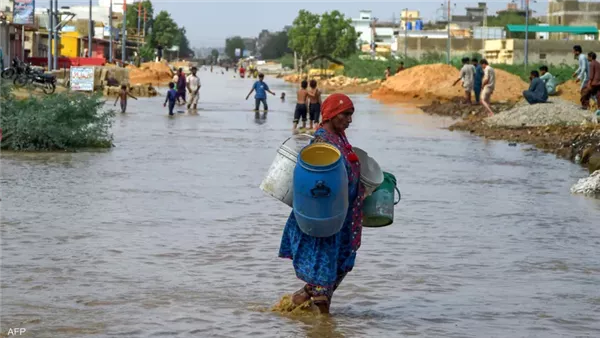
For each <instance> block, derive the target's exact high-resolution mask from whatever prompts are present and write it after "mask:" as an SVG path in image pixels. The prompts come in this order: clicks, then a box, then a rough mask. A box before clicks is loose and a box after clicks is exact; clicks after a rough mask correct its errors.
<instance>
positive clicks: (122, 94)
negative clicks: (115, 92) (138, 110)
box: [115, 84, 137, 114]
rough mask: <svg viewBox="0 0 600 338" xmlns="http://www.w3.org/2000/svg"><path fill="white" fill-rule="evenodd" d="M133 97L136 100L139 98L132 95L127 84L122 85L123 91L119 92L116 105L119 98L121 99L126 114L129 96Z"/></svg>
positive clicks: (122, 108)
mask: <svg viewBox="0 0 600 338" xmlns="http://www.w3.org/2000/svg"><path fill="white" fill-rule="evenodd" d="M128 96H129V97H131V98H132V99H134V100H137V97H135V96H133V95H131V93H130V92H129V90H127V85H125V84H124V85H121V91H120V92H119V96H117V99H116V100H115V107H116V106H117V101H119V99H121V113H123V114H125V111H126V110H127V97H128Z"/></svg>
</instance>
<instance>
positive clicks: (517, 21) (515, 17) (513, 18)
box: [487, 12, 539, 39]
mask: <svg viewBox="0 0 600 338" xmlns="http://www.w3.org/2000/svg"><path fill="white" fill-rule="evenodd" d="M538 23H539V20H538V19H536V18H533V17H531V16H530V17H529V24H530V25H536V24H538ZM524 24H525V17H524V16H523V15H521V14H519V13H514V12H513V13H511V12H502V13H500V14H498V15H497V16H488V17H487V26H488V27H503V28H504V29H505V30H507V27H506V26H507V25H524ZM511 37H513V38H515V39H524V38H525V33H520V32H519V33H511ZM529 37H530V38H535V33H529Z"/></svg>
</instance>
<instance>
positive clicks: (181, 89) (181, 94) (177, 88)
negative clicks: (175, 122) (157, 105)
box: [163, 67, 201, 116]
mask: <svg viewBox="0 0 600 338" xmlns="http://www.w3.org/2000/svg"><path fill="white" fill-rule="evenodd" d="M197 72H198V68H196V67H192V69H191V74H190V75H188V76H187V77H186V76H185V73H184V72H183V68H179V69H178V70H177V74H175V76H174V77H173V81H172V82H170V83H169V91H167V97H166V98H165V103H164V104H163V106H165V107H166V106H167V104H168V105H169V115H171V116H172V115H173V114H174V113H173V110H174V109H175V105H176V104H179V105H184V104H186V103H187V108H188V109H194V110H196V109H198V101H199V100H200V87H201V84H200V78H199V77H198V75H196V73H197ZM186 90H187V93H189V94H190V96H189V102H188V101H186Z"/></svg>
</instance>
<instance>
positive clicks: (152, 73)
mask: <svg viewBox="0 0 600 338" xmlns="http://www.w3.org/2000/svg"><path fill="white" fill-rule="evenodd" d="M127 68H129V82H130V83H131V84H152V85H154V86H162V85H165V84H167V83H169V82H170V81H171V80H172V79H173V75H174V74H173V71H172V70H171V67H169V65H168V64H167V63H166V62H146V63H142V64H141V65H140V68H136V67H134V66H128V67H127Z"/></svg>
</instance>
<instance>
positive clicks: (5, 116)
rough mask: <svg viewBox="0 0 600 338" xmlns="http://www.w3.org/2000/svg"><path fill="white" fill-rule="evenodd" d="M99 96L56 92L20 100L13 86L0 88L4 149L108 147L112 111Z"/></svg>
mask: <svg viewBox="0 0 600 338" xmlns="http://www.w3.org/2000/svg"><path fill="white" fill-rule="evenodd" d="M103 104H104V102H103V101H102V97H101V96H100V95H92V96H90V95H88V94H83V93H73V92H66V93H59V94H53V95H44V96H39V97H36V96H32V97H30V98H28V99H27V100H19V99H17V98H16V97H15V96H14V94H13V93H12V87H11V86H9V85H3V86H1V87H0V111H1V112H2V115H1V117H0V128H1V129H2V141H1V143H0V147H1V148H2V149H3V150H14V151H55V150H69V151H72V150H76V149H80V148H110V147H112V134H111V133H110V128H111V125H112V121H113V118H114V116H115V113H114V111H112V110H109V111H106V110H104V109H103Z"/></svg>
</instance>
